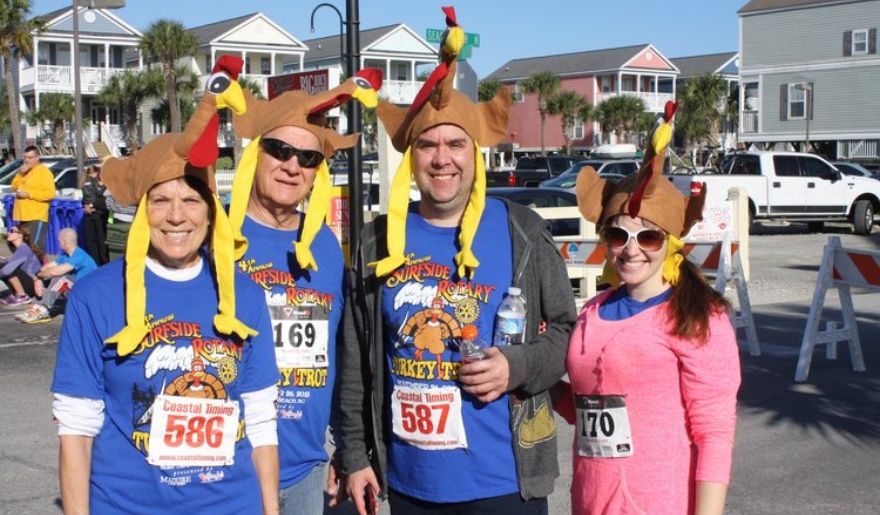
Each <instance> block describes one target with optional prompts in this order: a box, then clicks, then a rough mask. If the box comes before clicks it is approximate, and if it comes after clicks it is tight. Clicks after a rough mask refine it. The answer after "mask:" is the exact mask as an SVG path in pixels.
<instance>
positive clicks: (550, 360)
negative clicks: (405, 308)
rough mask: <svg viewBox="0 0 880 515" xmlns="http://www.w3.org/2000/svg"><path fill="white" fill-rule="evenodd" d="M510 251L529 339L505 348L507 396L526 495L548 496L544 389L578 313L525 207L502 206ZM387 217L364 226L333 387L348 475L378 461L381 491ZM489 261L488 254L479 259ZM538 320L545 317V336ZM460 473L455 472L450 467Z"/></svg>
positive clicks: (560, 365)
mask: <svg viewBox="0 0 880 515" xmlns="http://www.w3.org/2000/svg"><path fill="white" fill-rule="evenodd" d="M505 203H506V204H507V210H508V220H509V227H510V236H511V242H512V248H513V252H512V254H513V270H514V281H513V282H514V286H518V287H520V288H521V289H522V292H523V295H524V296H525V298H526V303H527V306H528V314H527V321H526V335H525V344H523V345H516V346H511V347H503V348H501V351H502V352H503V353H504V356H505V357H506V358H507V361H508V363H509V365H510V380H509V385H508V393H509V394H510V395H508V399H509V403H510V421H511V431H512V434H513V444H514V449H513V451H514V456H515V458H516V468H517V471H516V472H517V478H518V481H519V489H520V495H522V497H523V499H526V500H527V499H532V498H535V497H546V496H548V495H549V494H550V493H551V492H552V491H553V480H554V479H555V478H556V476H558V475H559V463H558V462H557V459H556V422H555V420H554V418H553V407H552V405H551V402H550V395H549V394H548V392H547V389H548V388H549V387H550V386H552V385H553V384H554V383H555V382H556V381H557V380H559V378H560V377H562V375H563V374H564V373H565V358H566V353H567V350H568V339H569V335H570V333H571V328H572V326H573V325H574V322H575V319H576V316H577V314H576V312H575V304H574V295H573V293H572V290H571V288H570V286H569V285H570V282H569V279H568V275H567V274H566V270H565V264H564V263H563V261H562V258H561V256H560V255H559V252H558V250H557V249H556V247H555V245H554V244H553V239H552V236H551V235H550V230H549V227H548V225H547V223H546V222H545V221H544V220H543V219H542V218H540V217H539V216H538V215H537V214H536V213H535V212H534V211H532V210H531V209H528V208H526V207H523V206H520V205H517V204H512V203H509V202H505ZM385 234H386V218H385V217H384V216H382V217H379V218H378V219H376V221H374V222H373V223H371V224H369V225H367V226H366V227H365V228H364V231H363V234H362V236H361V239H360V242H359V245H358V248H357V249H356V260H357V262H356V263H355V264H354V266H353V269H352V271H351V273H352V274H353V277H352V278H351V281H352V282H351V284H352V285H353V287H352V288H351V290H350V291H349V293H348V295H349V296H350V297H351V298H347V299H346V302H345V311H344V314H343V331H344V338H343V340H344V345H343V347H342V348H341V352H340V355H341V356H340V369H339V375H338V384H337V388H336V395H337V402H335V403H334V404H335V406H336V408H337V410H338V413H337V417H338V422H339V438H338V439H337V444H338V445H339V450H338V452H337V457H338V458H340V459H341V462H342V469H343V471H344V472H346V473H351V472H355V471H358V470H362V469H364V468H366V467H368V466H372V467H373V470H374V471H375V472H376V476H377V477H378V479H379V482H380V484H381V486H382V495H385V493H386V488H387V482H386V477H385V474H386V471H387V459H386V445H387V439H388V438H390V435H388V434H386V428H387V425H386V421H384V420H383V414H384V413H385V409H386V408H385V406H384V402H385V392H384V388H385V379H386V378H385V359H384V357H385V353H384V344H385V342H384V332H383V329H382V328H383V322H382V310H381V305H382V299H381V295H382V287H383V282H384V281H383V280H381V279H379V278H377V277H376V276H375V273H374V270H373V269H372V268H369V267H367V266H366V263H371V262H373V261H376V260H377V259H381V258H383V257H385V256H386V255H387V247H386V245H385ZM481 260H482V262H483V266H487V264H488V263H490V262H491V259H490V258H489V257H487V256H483V257H482V259H481ZM542 322H546V327H544V328H543V332H540V333H539V332H538V331H539V328H542ZM449 473H454V471H449Z"/></svg>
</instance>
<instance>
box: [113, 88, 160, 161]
mask: <svg viewBox="0 0 880 515" xmlns="http://www.w3.org/2000/svg"><path fill="white" fill-rule="evenodd" d="M163 85H164V81H163V79H162V74H161V73H160V72H159V70H142V71H134V70H125V71H124V72H122V73H118V74H115V75H112V76H110V79H109V80H108V81H107V84H106V85H105V86H104V88H103V89H101V92H100V93H98V100H99V101H100V102H101V103H103V104H106V105H117V106H119V111H120V113H122V120H123V124H124V125H125V139H126V144H127V145H128V150H129V152H134V151H135V150H137V148H138V139H137V121H138V112H139V111H140V108H141V105H142V104H143V103H144V102H145V101H146V100H148V99H150V98H155V97H158V96H159V95H161V94H162V90H163Z"/></svg>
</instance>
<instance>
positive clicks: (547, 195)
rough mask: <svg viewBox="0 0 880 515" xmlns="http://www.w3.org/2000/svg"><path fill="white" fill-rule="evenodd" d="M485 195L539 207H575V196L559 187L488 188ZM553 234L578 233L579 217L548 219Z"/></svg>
mask: <svg viewBox="0 0 880 515" xmlns="http://www.w3.org/2000/svg"><path fill="white" fill-rule="evenodd" d="M486 195H488V196H490V197H496V198H506V199H508V200H510V201H512V202H516V203H517V204H522V205H524V206H527V207H530V208H532V209H539V208H544V207H577V196H576V195H575V194H574V193H573V192H571V191H568V190H564V189H560V188H525V187H518V188H489V189H487V190H486ZM548 221H549V222H550V232H552V233H553V236H573V235H577V234H579V233H580V227H581V222H580V217H578V218H564V219H558V220H548Z"/></svg>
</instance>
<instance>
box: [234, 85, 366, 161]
mask: <svg viewBox="0 0 880 515" xmlns="http://www.w3.org/2000/svg"><path fill="white" fill-rule="evenodd" d="M381 86H382V74H381V72H380V71H379V70H376V69H372V68H366V69H364V70H360V71H359V72H358V73H357V74H356V76H354V77H351V78H349V79H348V80H346V81H345V82H343V83H342V84H340V85H339V86H338V87H335V88H333V89H331V90H329V91H325V92H323V93H317V94H315V95H310V94H308V93H307V92H305V91H301V90H292V91H286V92H284V93H283V94H281V95H279V96H277V97H275V98H273V99H272V100H257V99H256V98H255V97H254V96H253V95H252V94H251V93H250V92H249V91H247V90H245V91H244V95H245V100H246V102H247V111H246V112H245V113H244V114H241V115H236V116H235V117H234V118H233V126H234V127H235V132H236V133H237V134H238V135H239V136H241V137H242V138H248V139H255V138H257V137H260V136H263V135H264V134H266V133H267V132H269V131H271V130H273V129H276V128H278V127H284V126H287V125H290V126H293V127H300V128H303V129H305V130H307V131H309V132H311V133H312V134H314V135H315V137H316V138H318V142H319V144H320V145H321V148H322V149H323V152H324V156H326V157H331V156H333V153H334V152H336V151H337V150H339V149H342V148H351V147H353V146H355V145H356V144H357V142H358V138H359V137H360V134H348V135H342V134H339V133H338V132H336V131H335V130H333V129H330V128H327V127H324V118H325V117H324V115H325V113H326V112H327V111H328V110H329V109H332V108H334V107H337V106H339V105H341V104H343V103H345V102H347V101H348V100H349V99H351V98H354V99H356V100H358V101H360V102H361V103H363V104H365V105H367V106H368V107H373V106H374V105H375V100H374V98H375V96H376V95H377V92H378V91H379V88H381Z"/></svg>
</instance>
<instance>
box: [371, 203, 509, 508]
mask: <svg viewBox="0 0 880 515" xmlns="http://www.w3.org/2000/svg"><path fill="white" fill-rule="evenodd" d="M406 225H407V227H406V256H407V264H406V265H404V266H401V267H400V268H398V269H397V270H396V271H395V272H394V273H392V274H391V275H389V276H388V277H387V278H386V279H385V286H384V290H383V292H382V316H383V319H384V320H385V327H384V331H385V341H386V344H385V360H386V368H387V370H388V385H389V387H388V388H387V389H386V406H389V413H386V420H388V421H389V424H388V427H387V434H389V435H390V445H389V446H388V484H389V486H390V487H391V488H393V489H394V490H397V491H399V492H401V493H403V494H405V495H409V496H411V497H415V498H418V499H423V500H426V501H430V502H439V503H450V502H463V501H471V500H475V499H484V498H488V497H496V496H500V495H508V494H511V493H515V492H518V491H519V486H518V483H517V476H516V464H515V461H514V455H513V440H512V435H511V431H510V412H509V408H508V398H507V395H503V396H501V397H500V398H498V399H497V400H495V401H494V402H491V403H489V404H485V403H482V402H480V401H478V400H476V399H475V398H474V397H473V396H471V395H470V394H468V393H467V392H465V391H464V390H463V389H460V383H459V382H458V369H459V367H460V366H461V357H460V355H459V352H458V342H459V338H460V336H461V328H462V327H464V326H465V325H469V324H472V325H475V326H476V327H477V330H478V332H479V337H480V338H482V339H484V340H486V341H488V342H491V341H492V330H493V325H494V321H495V313H496V311H498V306H499V305H500V304H501V300H502V299H503V297H504V294H505V293H506V291H507V288H508V287H509V286H510V285H511V281H512V280H513V263H512V261H513V259H512V251H511V240H510V231H509V228H508V221H507V208H506V206H505V205H504V204H503V203H502V202H500V201H498V200H494V199H486V208H485V210H484V212H483V217H482V220H481V221H480V226H479V228H478V230H477V234H476V237H475V238H474V247H473V251H474V254H475V255H476V256H477V259H478V260H479V261H480V266H479V267H477V269H476V273H475V274H474V278H473V280H467V279H461V278H459V277H458V273H457V268H456V265H455V260H454V256H455V253H456V252H458V248H459V245H458V228H456V227H436V226H433V225H431V224H429V223H428V222H427V221H426V220H425V219H424V218H422V217H421V216H420V215H419V214H418V207H417V205H415V204H414V205H413V206H412V207H411V209H410V212H409V216H408V219H407V224H406ZM426 389H427V391H426ZM457 397H458V398H460V413H461V420H462V421H463V428H464V431H463V432H464V437H465V438H460V437H456V438H451V437H450V435H451V434H452V433H453V432H455V433H458V431H456V430H455V427H458V425H457V424H455V420H456V417H455V411H456V410H455V405H456V401H455V399H456V398H457ZM450 400H452V402H450ZM395 406H396V407H395ZM450 412H452V413H450ZM395 427H398V430H397V432H395V429H394V428H395ZM441 427H442V429H441ZM465 443H466V447H465V446H464V444H465Z"/></svg>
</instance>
